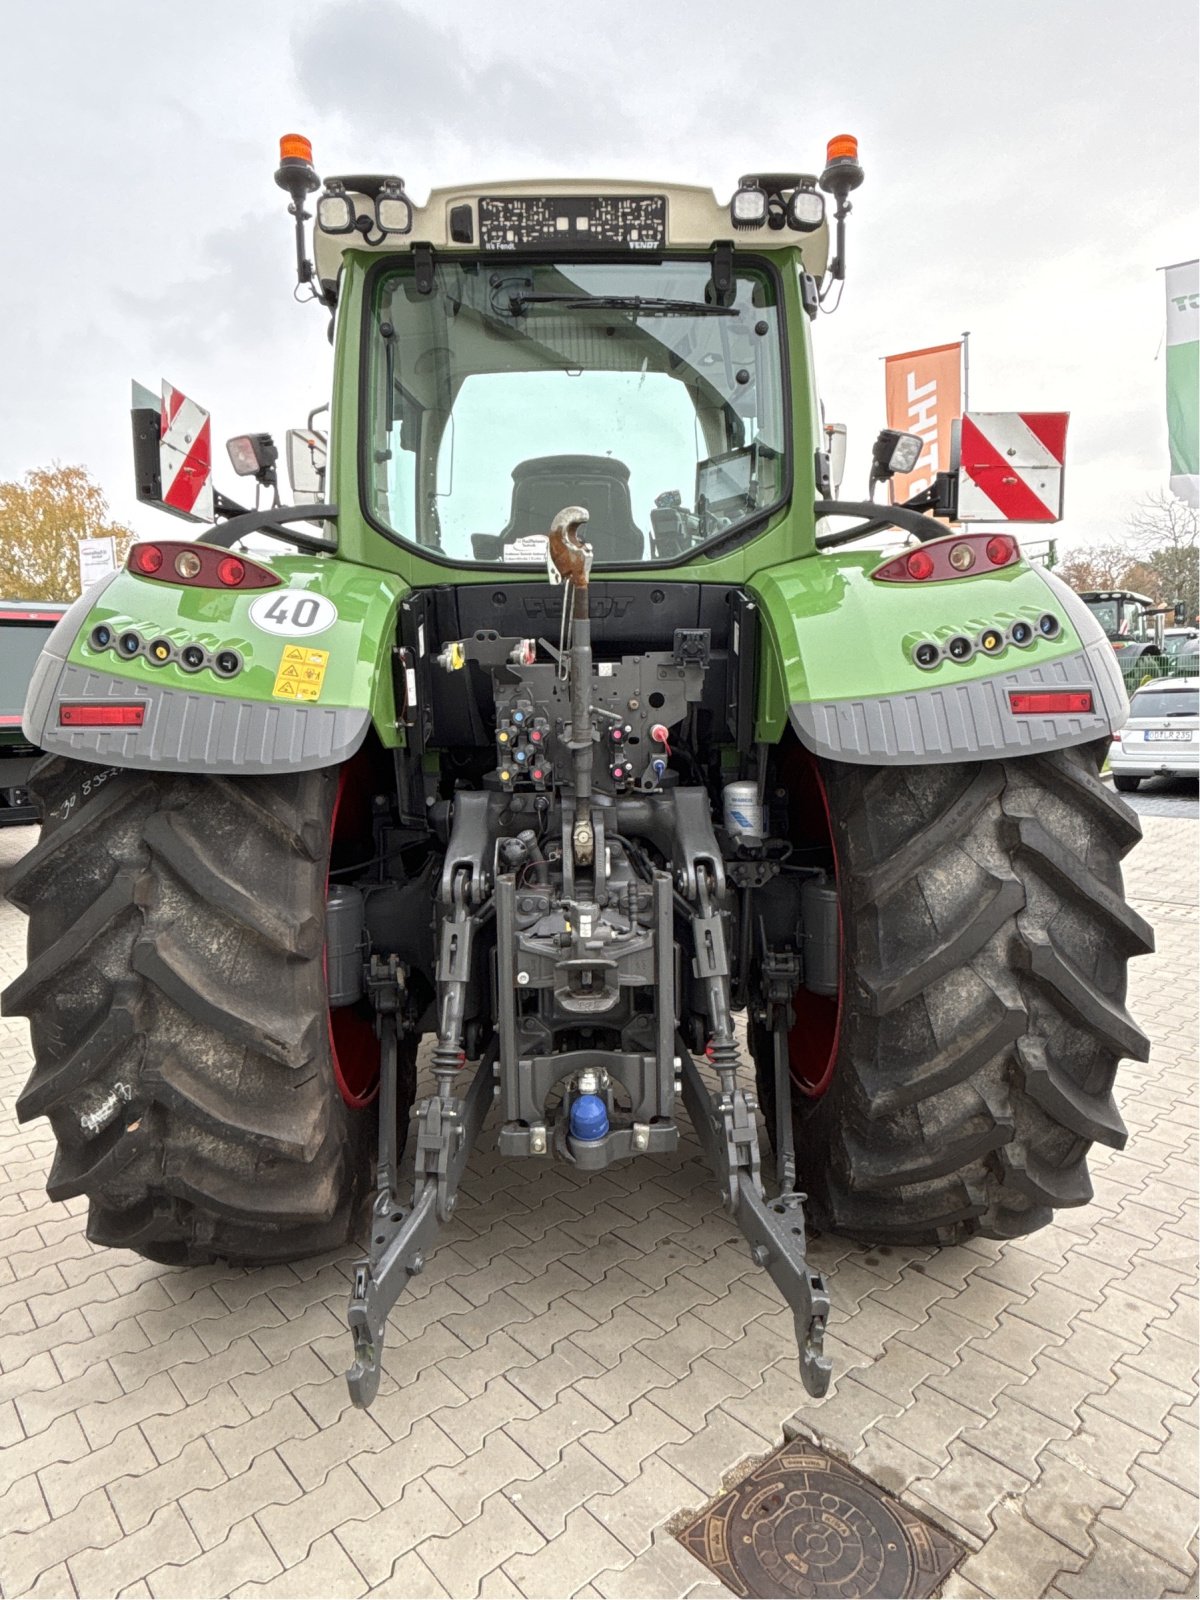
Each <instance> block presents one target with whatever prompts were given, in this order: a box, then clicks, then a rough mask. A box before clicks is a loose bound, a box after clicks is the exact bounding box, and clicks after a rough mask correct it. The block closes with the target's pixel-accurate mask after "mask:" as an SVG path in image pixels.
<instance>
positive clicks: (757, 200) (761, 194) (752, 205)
mask: <svg viewBox="0 0 1200 1600" xmlns="http://www.w3.org/2000/svg"><path fill="white" fill-rule="evenodd" d="M729 218H730V221H731V222H732V223H733V225H734V227H735V228H761V227H762V225H763V223H764V222H766V220H767V195H766V191H765V190H764V189H760V188H759V187H758V185H757V184H754V185H752V186H750V187H746V188H741V189H735V190H734V193H733V199H732V200H731V201H730V204H729Z"/></svg>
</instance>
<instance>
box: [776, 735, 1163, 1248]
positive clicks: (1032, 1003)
mask: <svg viewBox="0 0 1200 1600" xmlns="http://www.w3.org/2000/svg"><path fill="white" fill-rule="evenodd" d="M1106 745H1107V741H1104V742H1102V743H1099V744H1095V745H1091V746H1088V747H1084V748H1077V749H1070V750H1063V751H1057V752H1055V753H1053V754H1047V755H1043V756H1038V757H1026V758H1022V759H1018V760H1012V761H984V762H978V763H974V764H970V765H961V766H960V765H945V766H924V767H908V768H898V767H869V766H857V765H848V764H844V763H831V762H824V763H821V774H822V778H823V782H824V787H825V792H826V795H827V798H828V807H829V821H830V827H831V830H832V835H833V844H834V848H835V853H836V859H837V870H838V888H839V902H840V910H841V920H842V995H841V1017H840V1024H839V1029H838V1035H837V1044H836V1056H835V1060H834V1066H833V1074H832V1078H831V1079H830V1082H829V1087H828V1089H827V1090H826V1092H825V1093H824V1094H822V1095H821V1096H820V1097H819V1098H808V1097H805V1096H804V1095H803V1094H802V1093H801V1092H800V1091H799V1089H798V1088H797V1089H796V1090H795V1091H794V1093H793V1127H794V1130H795V1139H796V1155H797V1167H798V1187H799V1188H800V1189H801V1190H803V1191H807V1193H808V1196H809V1203H810V1214H811V1217H812V1220H813V1222H814V1224H815V1225H816V1226H817V1227H818V1228H820V1229H823V1230H825V1231H828V1232H832V1233H841V1234H847V1235H849V1236H851V1237H853V1238H856V1239H859V1240H862V1241H865V1242H867V1243H870V1244H888V1243H906V1244H951V1243H955V1242H958V1241H960V1240H962V1239H964V1238H967V1237H970V1236H972V1235H980V1236H982V1237H984V1238H990V1239H1007V1238H1012V1237H1016V1236H1018V1235H1021V1234H1027V1233H1031V1232H1033V1231H1035V1230H1036V1229H1037V1228H1039V1227H1042V1226H1044V1225H1045V1224H1046V1223H1048V1222H1049V1221H1050V1219H1051V1217H1052V1215H1053V1212H1054V1211H1055V1209H1056V1208H1058V1207H1060V1206H1079V1205H1084V1204H1086V1203H1087V1201H1088V1200H1090V1198H1091V1195H1092V1188H1091V1182H1090V1179H1089V1177H1088V1171H1087V1159H1086V1158H1087V1153H1088V1150H1089V1148H1090V1147H1091V1144H1092V1142H1093V1141H1094V1140H1100V1141H1101V1142H1103V1143H1105V1144H1108V1145H1111V1146H1113V1147H1115V1148H1118V1149H1119V1148H1121V1146H1122V1145H1123V1144H1124V1142H1125V1127H1124V1123H1123V1122H1122V1120H1121V1116H1120V1113H1119V1112H1118V1110H1117V1106H1116V1103H1115V1101H1114V1098H1113V1093H1112V1087H1113V1079H1114V1076H1115V1073H1116V1069H1117V1064H1118V1062H1119V1061H1120V1060H1121V1058H1122V1057H1123V1056H1129V1057H1132V1058H1133V1059H1135V1060H1138V1061H1145V1060H1146V1059H1147V1056H1148V1042H1147V1040H1146V1037H1145V1035H1144V1034H1143V1033H1142V1032H1141V1030H1140V1029H1139V1028H1138V1027H1137V1025H1136V1024H1135V1023H1134V1021H1133V1020H1132V1018H1131V1017H1130V1016H1129V1014H1128V1012H1127V1011H1126V1009H1125V1004H1124V1002H1125V991H1126V966H1127V962H1128V959H1129V957H1131V956H1134V955H1138V954H1141V953H1143V952H1145V951H1148V950H1150V949H1152V948H1153V934H1152V932H1151V930H1150V928H1149V927H1148V926H1147V925H1146V923H1145V922H1144V921H1143V920H1142V918H1141V917H1140V916H1138V915H1137V914H1136V912H1134V911H1133V910H1132V909H1131V908H1130V907H1129V906H1128V905H1127V904H1126V903H1125V900H1124V897H1123V890H1122V881H1121V869H1120V861H1121V858H1122V857H1123V856H1124V855H1125V854H1126V852H1127V851H1128V850H1129V849H1130V848H1131V846H1132V845H1133V844H1134V843H1135V842H1136V840H1137V839H1138V838H1140V836H1141V828H1140V826H1139V824H1138V821H1137V819H1136V817H1135V816H1134V815H1133V814H1132V812H1130V810H1129V808H1128V807H1127V806H1126V805H1125V804H1124V803H1123V802H1122V801H1120V800H1118V799H1117V797H1116V796H1115V795H1114V794H1112V793H1111V792H1110V791H1109V790H1108V788H1107V787H1106V786H1105V785H1104V784H1103V783H1101V782H1100V780H1099V777H1098V769H1099V765H1100V763H1101V761H1102V760H1103V758H1104V755H1105V753H1106ZM753 1037H754V1044H755V1055H756V1057H757V1060H758V1065H759V1082H760V1091H761V1092H762V1097H763V1098H764V1099H765V1100H766V1101H768V1102H769V1101H771V1100H773V1095H772V1093H771V1092H770V1089H771V1074H770V1071H769V1067H770V1062H771V1059H772V1058H771V1055H770V1040H769V1039H768V1038H767V1037H766V1035H765V1032H764V1030H762V1028H761V1026H760V1027H759V1028H758V1029H757V1030H756V1032H755V1034H754V1036H753ZM794 1037H795V1036H794V1035H793V1038H794ZM764 1109H766V1110H767V1113H768V1120H770V1115H771V1107H770V1105H767V1106H766V1107H765V1108H764Z"/></svg>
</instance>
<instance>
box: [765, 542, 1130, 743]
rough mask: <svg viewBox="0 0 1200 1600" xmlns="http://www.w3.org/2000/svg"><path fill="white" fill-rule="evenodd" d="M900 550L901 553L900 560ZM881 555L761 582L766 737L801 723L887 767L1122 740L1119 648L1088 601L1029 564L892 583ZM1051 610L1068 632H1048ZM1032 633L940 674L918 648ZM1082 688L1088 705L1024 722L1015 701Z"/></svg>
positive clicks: (845, 555)
mask: <svg viewBox="0 0 1200 1600" xmlns="http://www.w3.org/2000/svg"><path fill="white" fill-rule="evenodd" d="M890 553H891V554H894V553H895V551H894V550H893V551H892V552H890ZM883 560H884V555H883V553H882V552H881V551H879V550H854V551H839V552H831V553H829V554H824V555H817V556H812V557H808V558H803V559H800V560H797V561H793V562H789V563H787V564H786V565H783V566H780V567H775V568H772V569H770V570H768V571H762V572H759V573H758V574H756V575H755V577H754V578H753V579H752V580H751V582H750V583H749V585H748V587H749V589H750V591H751V592H752V594H753V595H754V597H755V599H756V600H757V601H758V603H759V605H760V607H761V611H762V617H763V622H764V628H763V635H764V640H765V648H764V652H763V660H762V663H761V668H760V674H759V689H758V737H759V739H761V740H764V741H766V742H768V743H774V742H776V741H778V739H779V738H780V737H781V736H782V734H783V731H784V729H785V727H787V726H788V725H789V724H790V725H791V726H792V728H793V729H794V731H795V732H796V734H797V736H798V737H799V739H800V740H801V742H802V743H803V744H804V745H805V746H806V747H807V748H808V749H810V750H811V751H813V753H814V754H816V755H821V756H827V757H830V758H833V759H837V760H841V761H854V762H871V763H878V764H887V763H893V764H897V765H902V764H904V763H923V762H943V761H962V760H969V759H977V758H979V757H985V758H986V757H997V758H998V757H1002V756H1011V755H1014V754H1025V753H1028V754H1032V753H1036V752H1038V751H1042V750H1052V749H1061V748H1063V747H1064V746H1067V745H1073V744H1085V743H1088V742H1089V741H1091V740H1093V739H1096V738H1102V737H1105V736H1107V735H1111V734H1112V733H1113V732H1114V731H1115V729H1117V728H1118V727H1120V726H1121V724H1122V723H1123V721H1124V720H1125V717H1126V716H1127V715H1128V702H1127V700H1126V698H1125V691H1124V687H1123V684H1122V681H1121V675H1120V672H1119V670H1118V668H1117V666H1116V663H1115V660H1114V658H1113V652H1112V649H1111V647H1110V646H1109V644H1108V641H1107V640H1106V639H1105V637H1104V634H1103V632H1102V631H1101V629H1100V628H1099V626H1098V625H1097V623H1096V622H1095V620H1094V618H1093V617H1092V615H1091V613H1090V612H1089V611H1088V609H1087V607H1086V606H1084V605H1083V603H1082V601H1080V600H1079V598H1078V596H1077V595H1075V594H1073V593H1072V592H1071V590H1069V589H1068V588H1067V587H1066V585H1065V584H1063V583H1061V582H1060V581H1059V580H1058V579H1057V578H1055V577H1054V575H1053V574H1052V573H1049V572H1047V571H1045V570H1044V569H1043V568H1040V567H1033V566H1030V565H1029V564H1027V563H1026V562H1024V561H1021V562H1018V563H1016V564H1015V565H1013V566H1011V567H1006V568H1003V569H1001V570H998V571H996V572H992V573H988V574H986V575H981V576H978V577H963V578H953V579H948V580H943V581H940V582H929V581H927V582H924V583H917V582H914V583H882V582H879V581H877V580H875V579H873V578H872V577H871V573H872V572H873V571H874V570H875V568H877V567H878V566H879V565H880V564H881V562H882V561H883ZM1047 613H1049V614H1051V615H1052V616H1054V617H1055V618H1056V619H1057V623H1058V632H1057V633H1056V635H1055V636H1054V637H1052V638H1047V637H1045V636H1044V635H1043V634H1042V633H1040V632H1039V631H1038V623H1039V619H1040V618H1041V617H1043V616H1044V615H1046V614H1047ZM1021 619H1023V620H1025V621H1028V622H1030V623H1032V624H1033V628H1034V639H1033V642H1032V643H1030V644H1028V645H1026V646H1025V647H1020V646H1018V645H1016V644H1013V643H1011V642H1009V643H1006V644H1005V646H1004V648H1003V649H1002V650H1001V651H1000V653H999V654H996V655H987V654H985V653H984V652H983V651H982V650H980V649H978V648H976V649H975V653H974V654H973V655H972V656H971V658H970V659H969V660H967V661H963V662H959V661H955V660H951V659H948V658H946V657H945V656H943V658H942V659H941V660H940V661H939V663H938V665H937V666H935V667H933V668H932V669H923V668H921V667H918V666H917V664H916V662H915V660H914V659H913V652H914V650H915V649H916V647H917V645H918V644H919V643H920V642H921V641H923V640H930V641H932V642H933V643H934V644H937V645H939V646H943V647H944V646H945V645H946V644H947V643H948V641H949V640H950V639H951V638H953V637H955V636H956V635H965V636H966V637H967V638H968V639H970V640H971V641H972V642H973V643H974V644H975V645H976V646H978V641H979V639H980V637H981V636H982V635H983V634H984V633H985V632H987V631H988V630H989V629H993V628H994V629H998V630H999V631H1000V632H1001V633H1002V634H1004V635H1006V636H1007V634H1008V631H1009V630H1010V629H1011V627H1012V625H1013V623H1014V622H1016V621H1018V620H1021ZM1030 689H1033V690H1054V691H1070V692H1074V693H1078V694H1080V695H1086V696H1090V708H1089V709H1082V708H1083V707H1084V706H1085V702H1084V701H1082V700H1077V701H1076V702H1075V705H1076V706H1078V707H1080V708H1081V709H1077V710H1072V711H1071V712H1070V713H1061V714H1060V713H1051V714H1044V713H1040V712H1039V713H1035V714H1026V713H1018V712H1017V711H1015V710H1014V708H1013V705H1012V702H1011V700H1010V693H1011V692H1013V691H1021V690H1030Z"/></svg>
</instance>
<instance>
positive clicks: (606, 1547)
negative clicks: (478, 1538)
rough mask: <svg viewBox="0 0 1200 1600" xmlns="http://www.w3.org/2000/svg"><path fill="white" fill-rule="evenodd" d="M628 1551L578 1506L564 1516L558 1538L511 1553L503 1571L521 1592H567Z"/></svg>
mask: <svg viewBox="0 0 1200 1600" xmlns="http://www.w3.org/2000/svg"><path fill="white" fill-rule="evenodd" d="M628 1554H629V1553H628V1551H627V1550H626V1549H625V1547H624V1546H623V1545H622V1544H621V1542H620V1540H619V1539H617V1538H615V1537H614V1535H613V1534H611V1533H610V1532H609V1531H608V1529H607V1528H606V1527H605V1526H604V1525H603V1523H601V1522H598V1521H597V1520H596V1518H595V1517H593V1516H592V1515H591V1513H590V1512H589V1511H587V1510H585V1509H584V1508H583V1507H580V1508H579V1510H577V1511H572V1512H571V1513H570V1515H569V1516H568V1517H567V1528H566V1532H565V1534H564V1535H563V1537H562V1538H561V1539H556V1540H555V1541H554V1542H553V1543H552V1544H548V1545H546V1546H545V1547H544V1548H543V1549H542V1550H540V1551H538V1552H536V1553H535V1554H533V1555H524V1556H522V1555H515V1556H511V1557H510V1558H509V1559H508V1560H507V1561H505V1563H504V1571H505V1572H506V1573H507V1574H508V1575H509V1577H511V1578H512V1580H513V1582H514V1583H515V1584H516V1585H517V1587H518V1588H519V1589H520V1590H521V1592H522V1594H526V1595H546V1594H562V1593H564V1592H565V1593H567V1594H569V1593H571V1592H572V1590H574V1589H577V1588H579V1587H580V1585H581V1584H584V1583H587V1582H588V1581H590V1580H591V1579H592V1578H593V1577H595V1575H596V1573H597V1572H602V1571H604V1570H605V1569H606V1568H613V1567H619V1566H620V1565H621V1563H622V1562H624V1561H625V1560H626V1559H627V1557H628Z"/></svg>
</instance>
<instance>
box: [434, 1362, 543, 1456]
mask: <svg viewBox="0 0 1200 1600" xmlns="http://www.w3.org/2000/svg"><path fill="white" fill-rule="evenodd" d="M430 1415H431V1416H432V1418H433V1420H434V1421H435V1422H436V1423H437V1425H438V1427H439V1428H441V1429H442V1431H443V1432H444V1433H447V1434H449V1436H450V1438H451V1439H453V1440H454V1442H455V1444H456V1445H457V1446H458V1447H459V1449H460V1450H462V1451H463V1452H464V1453H465V1454H467V1455H470V1454H471V1453H472V1452H473V1451H475V1450H478V1449H479V1447H480V1445H482V1443H483V1441H484V1440H485V1439H486V1438H487V1436H488V1434H489V1433H494V1432H495V1430H496V1429H497V1428H500V1427H503V1426H505V1424H509V1425H510V1426H509V1432H510V1433H512V1434H513V1437H514V1438H515V1437H516V1433H515V1431H514V1428H513V1426H511V1425H512V1424H515V1423H517V1422H518V1421H519V1420H520V1419H522V1418H528V1417H536V1416H537V1415H538V1408H537V1406H535V1405H534V1403H533V1401H532V1400H529V1399H528V1398H527V1397H526V1396H525V1395H523V1394H522V1393H521V1391H520V1390H519V1389H517V1388H516V1387H515V1386H514V1385H513V1384H511V1383H509V1381H508V1379H507V1378H493V1379H492V1381H491V1382H490V1383H489V1384H488V1385H487V1387H486V1388H485V1389H484V1391H483V1393H482V1394H481V1395H477V1396H476V1397H475V1399H473V1400H472V1401H471V1402H470V1404H469V1405H461V1404H456V1405H449V1406H444V1407H441V1408H440V1409H439V1410H437V1411H432V1412H430Z"/></svg>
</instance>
